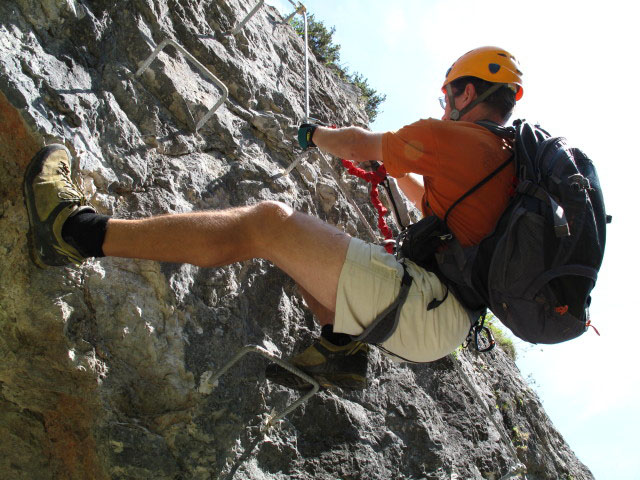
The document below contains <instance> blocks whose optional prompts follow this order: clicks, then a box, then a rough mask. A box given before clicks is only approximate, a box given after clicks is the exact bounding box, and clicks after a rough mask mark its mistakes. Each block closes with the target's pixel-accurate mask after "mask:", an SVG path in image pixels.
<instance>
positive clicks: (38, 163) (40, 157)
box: [22, 144, 71, 269]
mask: <svg viewBox="0 0 640 480" xmlns="http://www.w3.org/2000/svg"><path fill="white" fill-rule="evenodd" d="M58 150H65V151H66V152H67V155H68V156H69V159H71V153H70V152H69V149H68V148H67V147H65V146H64V145H60V144H54V145H47V146H46V147H44V148H43V149H42V150H40V151H39V152H38V153H37V154H36V155H35V156H34V157H33V158H32V159H31V161H30V162H29V165H28V166H27V169H26V171H25V173H24V181H23V182H22V196H23V201H24V206H25V208H26V209H27V215H28V216H29V231H28V232H27V245H28V249H29V256H30V257H31V261H33V263H34V264H35V265H36V266H37V267H39V268H42V269H44V268H47V267H48V266H49V265H48V264H46V263H44V262H43V261H42V258H41V257H40V256H39V255H38V250H37V247H36V243H37V242H36V234H35V231H34V227H33V226H34V225H35V222H39V221H40V219H38V218H35V217H34V216H37V213H36V212H37V210H36V206H35V205H34V204H32V203H33V194H30V191H29V190H30V187H29V186H30V185H31V184H32V183H33V180H34V179H35V177H36V176H37V175H38V174H39V173H40V172H41V171H42V165H43V163H44V159H45V158H46V157H48V156H49V155H50V154H52V153H53V152H56V151H58Z"/></svg>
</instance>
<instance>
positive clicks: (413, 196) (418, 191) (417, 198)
mask: <svg viewBox="0 0 640 480" xmlns="http://www.w3.org/2000/svg"><path fill="white" fill-rule="evenodd" d="M396 181H397V182H398V186H399V187H400V188H401V189H402V192H403V193H404V194H405V195H406V196H407V198H408V199H409V201H411V203H413V204H414V205H415V206H416V208H417V209H418V210H421V209H422V208H421V205H422V196H423V195H424V185H423V183H422V179H421V178H420V177H417V176H416V175H413V174H408V175H405V176H404V177H401V178H396Z"/></svg>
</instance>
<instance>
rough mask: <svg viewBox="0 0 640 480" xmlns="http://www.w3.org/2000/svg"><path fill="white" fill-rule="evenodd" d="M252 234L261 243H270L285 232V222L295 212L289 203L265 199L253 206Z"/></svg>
mask: <svg viewBox="0 0 640 480" xmlns="http://www.w3.org/2000/svg"><path fill="white" fill-rule="evenodd" d="M252 210H253V211H252V220H253V221H252V222H251V230H252V236H253V237H254V238H256V239H258V240H259V243H261V244H268V243H270V241H271V240H275V239H277V237H278V236H279V235H281V234H282V233H283V229H284V227H285V223H286V222H287V220H288V219H289V218H291V216H292V215H293V213H294V210H293V208H291V207H290V206H289V205H287V204H285V203H282V202H277V201H275V200H265V201H263V202H260V203H258V204H256V205H254V206H253V207H252Z"/></svg>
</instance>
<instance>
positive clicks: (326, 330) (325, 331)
mask: <svg viewBox="0 0 640 480" xmlns="http://www.w3.org/2000/svg"><path fill="white" fill-rule="evenodd" d="M321 335H322V337H323V338H324V339H326V340H329V342H331V343H333V344H334V345H337V346H339V347H344V346H345V345H348V344H349V343H351V341H352V338H351V335H347V334H346V333H335V332H334V331H333V325H331V324H329V325H325V326H324V327H322V333H321Z"/></svg>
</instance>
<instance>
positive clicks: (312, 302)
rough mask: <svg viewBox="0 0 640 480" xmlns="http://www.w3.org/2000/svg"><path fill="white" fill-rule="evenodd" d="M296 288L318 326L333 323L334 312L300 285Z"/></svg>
mask: <svg viewBox="0 0 640 480" xmlns="http://www.w3.org/2000/svg"><path fill="white" fill-rule="evenodd" d="M298 290H299V291H300V295H302V298H304V301H305V303H306V304H307V306H308V307H309V310H311V313H313V316H314V317H315V318H316V321H317V322H318V323H319V324H320V326H321V327H324V326H325V325H333V323H334V321H335V318H336V312H334V311H333V310H329V309H328V308H326V307H325V306H324V305H322V304H321V303H320V302H319V301H318V300H316V299H315V298H314V297H313V296H312V295H311V294H310V293H309V292H307V291H306V290H305V289H304V288H302V287H301V286H300V285H298Z"/></svg>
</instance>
